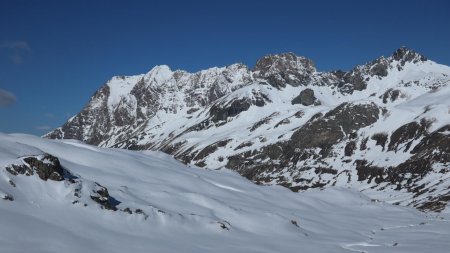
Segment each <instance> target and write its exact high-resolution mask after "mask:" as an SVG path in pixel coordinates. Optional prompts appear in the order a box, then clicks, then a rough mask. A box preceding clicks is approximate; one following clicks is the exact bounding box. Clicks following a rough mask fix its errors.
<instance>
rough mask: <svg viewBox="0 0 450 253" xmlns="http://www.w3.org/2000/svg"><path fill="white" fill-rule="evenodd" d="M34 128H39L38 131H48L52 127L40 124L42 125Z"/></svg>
mask: <svg viewBox="0 0 450 253" xmlns="http://www.w3.org/2000/svg"><path fill="white" fill-rule="evenodd" d="M36 129H37V130H40V131H49V130H51V129H52V127H51V126H48V125H42V126H37V127H36Z"/></svg>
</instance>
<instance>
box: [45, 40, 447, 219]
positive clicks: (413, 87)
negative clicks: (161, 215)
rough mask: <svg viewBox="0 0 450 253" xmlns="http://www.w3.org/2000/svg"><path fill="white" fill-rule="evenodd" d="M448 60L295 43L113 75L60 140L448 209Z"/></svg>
mask: <svg viewBox="0 0 450 253" xmlns="http://www.w3.org/2000/svg"><path fill="white" fill-rule="evenodd" d="M449 83H450V67H448V66H443V65H440V64H438V63H435V62H433V61H431V60H428V59H427V58H426V57H424V56H422V55H421V54H419V53H417V52H415V51H413V50H410V49H407V48H404V47H402V48H399V49H398V50H396V51H395V52H394V53H393V54H392V55H390V56H389V57H380V58H378V59H376V60H374V61H372V62H369V63H366V64H364V65H360V66H357V67H355V68H354V69H353V70H351V71H347V72H344V71H332V72H319V71H317V70H316V69H315V67H314V64H313V63H312V61H311V60H309V59H306V58H304V57H300V56H296V55H294V54H292V53H287V54H279V55H269V56H265V57H263V58H261V59H260V60H258V62H257V63H256V65H255V67H254V68H253V69H251V70H250V69H248V68H247V67H246V66H244V65H242V64H234V65H231V66H228V67H223V68H211V69H208V70H205V71H200V72H198V73H187V72H185V71H180V70H177V71H172V70H170V69H169V68H168V67H167V66H157V67H155V68H153V69H152V70H151V71H150V72H149V73H147V74H145V75H139V76H133V77H115V78H113V79H112V80H111V81H109V82H108V83H107V84H106V85H105V86H103V87H102V88H101V89H100V90H99V91H98V92H97V93H96V94H95V95H94V96H93V97H92V98H91V101H90V102H89V103H88V105H87V106H86V107H85V108H84V109H83V110H82V111H81V112H80V113H79V114H78V115H76V116H75V117H73V118H72V119H70V120H69V121H68V122H67V123H65V124H64V125H63V126H62V127H60V128H58V129H56V130H54V131H52V132H51V133H49V134H47V135H46V137H48V138H53V139H77V140H81V141H83V142H86V143H89V144H94V145H98V146H102V147H117V148H125V149H135V150H136V149H137V150H161V151H164V152H166V153H168V154H171V155H173V156H174V157H175V158H177V159H178V160H180V161H182V162H183V163H185V164H190V165H196V166H199V167H204V168H209V169H217V168H223V167H227V168H229V169H232V170H235V171H237V172H239V173H240V174H241V175H243V176H245V177H247V178H248V179H251V180H252V181H254V182H256V183H259V184H279V185H283V186H286V187H289V188H290V189H292V190H294V191H299V190H306V189H311V188H326V187H330V186H350V187H353V188H355V189H358V190H364V191H366V192H367V194H371V195H373V196H377V198H380V199H384V200H386V201H390V202H391V203H394V204H401V205H410V206H414V207H417V208H419V209H421V210H432V211H441V210H443V209H445V207H446V205H447V203H448V201H449V200H450V188H449V187H450V180H449V177H450V175H449V172H450V167H449V164H450V135H449V134H448V133H449V132H450V100H449V99H448V98H449V97H450V85H449Z"/></svg>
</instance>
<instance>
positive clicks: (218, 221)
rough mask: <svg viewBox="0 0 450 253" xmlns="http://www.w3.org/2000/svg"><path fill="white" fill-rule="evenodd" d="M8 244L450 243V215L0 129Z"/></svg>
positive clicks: (293, 247) (341, 248) (235, 247)
mask: <svg viewBox="0 0 450 253" xmlns="http://www.w3.org/2000/svg"><path fill="white" fill-rule="evenodd" d="M0 166H1V168H2V169H1V170H0V197H1V198H0V220H1V224H2V226H1V227H0V235H1V236H0V251H2V252H124V251H127V252H149V251H151V252H353V251H357V252H366V251H368V252H445V251H446V249H448V248H449V247H450V242H449V241H448V238H449V236H450V229H449V228H450V219H449V218H450V216H449V213H448V212H446V211H444V212H442V213H440V214H437V213H428V214H427V213H423V212H420V211H418V210H416V209H414V208H410V207H402V206H395V205H391V204H388V203H385V202H383V201H376V200H374V199H372V198H370V197H368V196H367V195H365V194H364V193H363V192H358V191H356V190H354V189H349V188H346V187H334V188H327V189H324V190H319V189H312V190H309V191H306V192H304V193H301V194H299V193H294V192H292V191H290V190H289V189H287V188H285V187H281V186H260V185H256V184H253V183H252V182H250V181H248V180H246V179H244V178H243V177H241V176H240V175H238V174H237V173H236V172H233V171H230V170H227V169H222V170H207V169H199V168H192V167H188V166H185V165H183V164H182V163H180V162H177V161H176V160H174V159H172V158H171V157H169V156H168V155H166V154H163V153H161V152H153V151H128V150H121V149H109V148H100V147H95V146H90V145H87V144H83V143H81V142H78V141H73V140H64V141H55V140H45V139H41V138H38V137H34V136H27V135H17V134H15V135H5V134H1V135H0Z"/></svg>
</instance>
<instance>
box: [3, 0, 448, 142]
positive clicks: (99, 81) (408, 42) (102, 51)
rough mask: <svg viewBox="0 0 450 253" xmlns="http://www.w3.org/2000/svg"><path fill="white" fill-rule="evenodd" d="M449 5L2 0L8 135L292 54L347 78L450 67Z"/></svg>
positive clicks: (432, 0) (344, 0)
mask: <svg viewBox="0 0 450 253" xmlns="http://www.w3.org/2000/svg"><path fill="white" fill-rule="evenodd" d="M449 13H450V1H445V0H443V1H437V0H426V1H414V0H409V1H392V0H389V1H387V0H377V1H356V0H341V1H336V0H334V1H333V0H327V1H326V0H317V1H300V0H297V1H295V0H294V1H287V0H277V1H275V0H274V1H268V0H258V1H252V0H247V1H244V0H240V1H236V0H226V1H225V0H224V1H219V0H215V1H213V0H210V1H206V0H205V1H195V0H192V1H170V0H165V1H133V0H127V1H125V0H122V1H119V0H108V1H106V0H98V1H92V0H89V1H87V0H78V1H56V0H55V1H45V0H42V1H31V0H27V1H25V0H2V1H0V132H6V133H29V134H34V135H42V134H44V133H46V132H48V131H50V130H51V129H53V128H56V127H58V126H60V125H62V124H63V123H64V122H65V121H66V120H67V119H68V118H69V117H71V116H73V115H75V114H77V113H78V112H79V111H80V110H81V109H82V107H83V106H84V105H86V103H87V102H88V101H89V98H90V97H91V96H92V94H93V93H94V92H95V91H96V90H97V89H98V88H100V87H101V86H102V85H103V84H104V83H105V82H106V81H107V80H109V79H110V78H111V77H112V76H115V75H134V74H142V73H146V72H148V71H149V70H150V69H151V68H152V67H153V66H155V65H161V64H167V65H169V66H170V67H171V68H172V69H184V70H187V71H190V72H195V71H198V70H201V69H205V68H209V67H213V66H226V65H229V64H232V63H236V62H240V63H244V64H246V65H247V66H249V67H250V68H251V67H253V66H254V64H255V62H256V61H257V59H259V58H260V57H262V56H264V55H267V54H274V53H283V52H293V53H295V54H297V55H301V56H306V57H308V58H310V59H312V60H313V61H314V62H315V64H316V67H317V68H318V70H320V71H329V70H336V69H342V70H349V69H351V68H353V67H354V66H356V65H358V64H363V63H365V62H368V61H371V60H373V59H375V58H377V57H379V56H381V55H385V56H388V55H390V54H391V53H392V52H393V51H395V50H396V49H397V48H399V47H400V46H407V47H409V48H412V49H414V50H416V51H418V52H420V53H422V54H424V55H425V56H427V57H428V58H429V59H431V60H433V61H436V62H438V63H441V64H446V65H450V50H449V49H450V32H449V27H450V15H449Z"/></svg>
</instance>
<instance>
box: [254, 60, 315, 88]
mask: <svg viewBox="0 0 450 253" xmlns="http://www.w3.org/2000/svg"><path fill="white" fill-rule="evenodd" d="M253 71H254V72H255V76H256V77H259V78H267V79H269V82H270V83H271V84H272V85H274V86H277V87H278V86H281V87H284V86H285V85H286V84H287V83H288V84H291V85H294V86H295V85H299V84H303V83H305V79H307V77H308V76H310V75H311V74H312V73H314V72H316V68H315V67H314V63H313V61H312V60H310V59H308V58H306V57H303V56H297V55H295V54H294V53H291V52H288V53H282V54H270V55H266V56H264V57H262V58H261V59H259V60H258V61H257V62H256V65H255V67H254V69H253Z"/></svg>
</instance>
